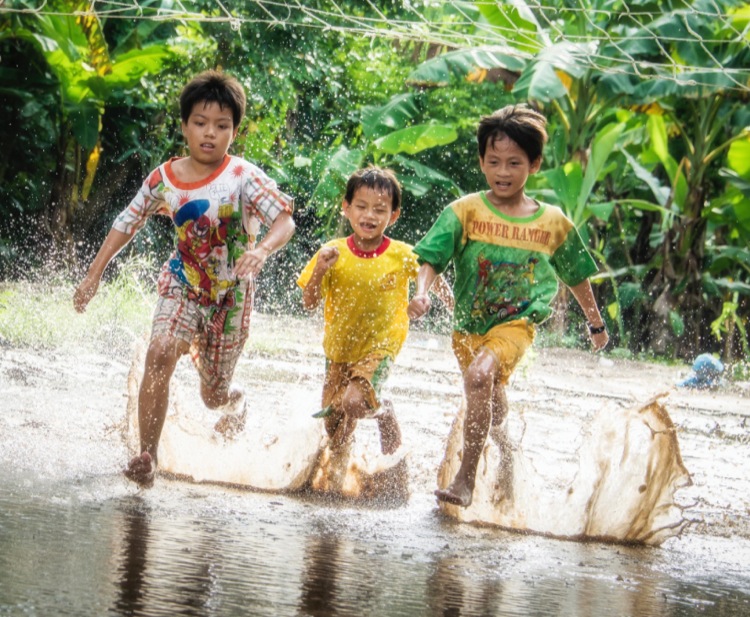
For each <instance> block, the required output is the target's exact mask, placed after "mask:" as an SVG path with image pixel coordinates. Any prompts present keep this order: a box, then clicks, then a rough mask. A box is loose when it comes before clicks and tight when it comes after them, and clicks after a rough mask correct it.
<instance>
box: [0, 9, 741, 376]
mask: <svg viewBox="0 0 750 617" xmlns="http://www.w3.org/2000/svg"><path fill="white" fill-rule="evenodd" d="M37 4H38V3H36V2H32V1H26V0H15V1H14V2H7V1H6V2H5V3H4V4H2V5H1V6H0V58H1V60H2V63H1V65H0V106H1V107H2V110H3V114H2V117H3V119H4V122H3V123H2V124H1V125H0V134H1V135H2V143H3V148H2V149H1V150H0V214H1V216H0V278H2V279H4V280H23V279H25V280H34V279H38V278H40V277H41V276H42V275H45V274H46V273H48V272H49V271H50V270H53V271H55V272H57V273H61V274H60V275H61V276H64V277H66V279H65V280H68V281H69V280H72V278H73V277H76V276H78V275H79V273H80V267H81V266H85V265H86V264H87V263H88V261H89V260H90V258H91V256H92V253H93V251H95V250H96V248H97V247H98V246H99V243H100V242H101V240H102V239H103V237H104V235H105V234H106V232H107V230H108V228H109V225H110V223H111V221H112V219H113V217H114V216H115V214H116V213H117V212H118V211H119V210H121V209H122V208H123V207H124V206H125V205H126V204H127V202H128V200H129V199H130V197H131V196H132V195H133V194H134V192H135V191H136V190H137V188H138V186H139V185H140V183H141V181H142V179H143V177H144V176H145V175H146V174H147V173H148V171H149V170H150V169H152V168H153V167H155V166H156V165H158V164H159V163H160V162H162V161H163V160H165V159H166V158H168V157H169V156H172V155H179V154H180V153H181V152H182V149H183V146H182V143H181V140H180V138H179V130H178V129H179V117H178V113H177V105H176V102H177V97H178V94H179V90H180V88H181V87H182V85H183V84H184V83H185V81H186V80H187V79H189V78H190V76H192V75H193V74H195V73H196V72H198V71H200V70H203V69H206V68H216V67H219V68H222V69H223V70H226V71H227V72H231V73H232V74H234V75H236V76H237V77H238V78H240V79H241V81H242V82H243V83H244V84H245V86H246V89H247V92H248V96H249V105H248V113H247V118H246V120H245V121H244V122H243V125H242V127H241V130H240V137H239V139H238V140H237V142H236V145H235V153H236V154H239V155H242V156H244V157H246V158H248V159H249V160H252V161H253V162H256V163H257V164H259V165H260V166H261V167H262V168H264V169H265V170H266V171H267V172H268V173H269V174H270V175H271V176H273V177H274V178H276V179H277V180H278V182H279V183H280V185H281V186H282V188H283V190H285V191H286V192H288V193H290V194H292V195H294V196H295V198H296V204H297V211H296V214H295V218H296V221H297V225H298V233H297V235H296V237H295V238H294V240H293V242H292V244H291V246H290V248H289V250H287V251H286V252H285V253H284V254H283V257H282V258H280V259H279V258H277V259H275V260H274V261H273V262H272V263H271V264H269V268H268V270H267V272H266V273H265V275H264V276H265V284H264V285H263V287H262V289H261V292H260V295H259V306H260V308H262V309H264V310H273V311H298V310H299V306H300V303H299V298H298V296H297V294H298V292H297V291H296V289H295V285H294V279H295V276H296V273H297V272H298V271H299V269H300V268H301V266H302V264H303V263H304V262H305V261H306V259H307V258H308V257H309V256H310V255H311V254H312V252H313V251H314V250H315V248H316V247H317V246H318V245H319V244H320V242H321V241H322V240H324V239H326V238H328V237H330V236H331V235H333V234H335V233H337V228H338V225H339V216H338V212H339V205H340V200H341V194H342V189H343V184H344V181H345V179H346V177H348V175H349V174H350V173H351V171H353V170H354V169H356V168H358V167H360V166H362V165H364V164H367V163H370V162H373V163H377V164H381V165H387V166H390V167H392V168H394V169H395V170H396V171H397V172H398V175H399V177H400V178H401V180H402V181H403V184H404V188H405V192H406V195H405V203H404V210H403V215H402V217H401V219H400V221H399V222H398V224H397V225H396V227H395V228H394V229H393V230H392V235H394V236H396V237H399V238H402V239H405V240H406V241H409V242H415V241H416V240H417V239H418V238H419V237H421V235H422V234H423V233H424V232H425V231H426V230H427V229H428V228H429V226H430V225H431V223H432V222H433V221H434V219H435V218H436V216H437V214H438V212H439V211H440V210H441V209H442V208H443V207H445V206H446V205H447V204H448V203H449V202H450V201H451V200H452V199H454V198H456V197H457V196H459V195H461V194H463V193H464V192H471V191H474V190H478V189H480V188H482V187H483V179H482V177H481V175H480V173H479V169H478V165H477V154H476V146H475V143H474V130H475V126H476V122H477V120H478V118H479V117H480V116H481V115H482V114H485V113H489V112H491V111H492V110H494V109H497V108H499V107H501V106H502V105H504V104H507V103H511V102H520V101H524V102H529V103H531V104H532V105H534V106H536V107H538V108H539V109H541V110H542V111H543V112H544V113H545V114H546V115H547V116H548V118H549V121H550V124H549V130H550V136H551V139H550V143H549V144H548V148H547V150H546V152H545V164H544V166H543V169H542V172H541V173H540V174H538V175H537V176H536V177H534V178H533V180H532V181H531V182H530V185H529V189H530V191H531V192H532V193H533V194H534V195H535V196H536V197H537V198H539V199H540V200H543V201H546V202H549V203H553V204H556V205H559V206H561V207H562V208H563V209H564V210H565V211H566V212H567V213H568V215H569V216H570V217H571V218H572V219H573V220H574V221H575V223H576V225H577V226H578V227H579V229H580V230H581V233H582V234H583V235H584V237H585V238H586V240H587V242H588V243H589V246H590V248H591V250H592V252H593V254H594V255H595V256H596V258H597V260H598V262H599V265H600V271H601V274H600V275H599V276H598V277H597V278H596V279H595V281H594V282H595V287H596V293H597V296H598V300H599V303H600V305H601V306H602V307H604V309H605V314H606V318H607V321H608V322H609V326H610V331H611V332H613V333H614V344H615V345H616V346H618V347H619V348H620V349H623V350H629V351H630V352H636V353H637V352H648V353H654V354H658V355H662V356H665V357H678V358H683V359H690V358H692V357H694V356H695V355H696V354H697V353H701V352H705V351H713V352H717V353H720V354H721V355H722V356H723V357H724V359H725V360H728V361H732V360H736V359H738V358H747V356H748V338H747V316H748V313H749V312H750V301H749V298H750V250H749V249H748V246H749V242H748V240H749V239H750V131H749V130H748V126H750V111H749V109H750V108H749V107H748V98H749V95H750V69H748V67H750V44H749V42H748V39H749V38H750V35H748V31H749V28H748V24H749V23H750V4H748V3H746V2H736V1H733V2H730V1H721V0H712V1H710V2H708V1H705V2H704V1H701V0H697V1H691V2H685V1H675V0H671V1H667V2H664V1H660V2H650V1H648V0H629V1H624V0H578V1H575V2H573V1H572V0H549V1H547V2H545V3H543V4H541V5H540V4H538V3H535V2H526V3H524V2H523V1H520V0H516V1H515V2H513V3H512V6H511V5H510V4H508V5H506V4H505V3H502V2H487V1H481V0H476V1H474V2H470V1H458V0H452V1H449V2H422V3H415V2H406V1H405V0H404V1H403V2H396V1H382V2H370V1H368V2H356V1H353V0H351V1H349V0H338V1H337V2H334V1H333V0H309V1H306V2H288V3H285V2H262V1H259V0H237V1H235V2H232V3H231V7H230V8H231V10H228V8H227V7H225V6H224V5H223V4H222V3H220V2H216V1H214V0H205V1H201V0H196V1H191V2H183V3H181V4H178V3H175V2H172V1H171V0H140V2H139V3H134V4H133V6H129V5H128V6H127V7H123V5H122V3H114V2H98V1H96V2H90V1H75V0H51V1H49V2H46V3H45V4H44V5H43V6H42V7H41V8H38V6H37ZM227 6H229V4H228V3H227ZM170 242H171V236H170V227H169V222H168V221H159V220H155V221H152V222H151V223H150V224H149V225H148V226H147V228H146V229H144V230H143V232H142V233H141V234H140V235H139V236H138V237H137V239H136V241H135V242H133V243H132V246H131V247H130V248H129V250H130V251H131V252H133V253H135V254H143V253H145V252H148V253H149V254H153V255H154V257H153V260H154V261H155V263H159V260H160V259H162V258H164V257H166V255H167V254H168V252H169V250H170ZM125 261H126V260H122V259H121V260H120V261H119V263H120V264H122V263H125ZM116 270H117V268H113V273H114V272H115V271H116ZM147 271H148V270H147V269H143V268H131V270H130V272H131V273H134V272H138V273H139V274H138V276H139V277H140V278H143V277H147V275H145V274H143V272H147ZM155 275H156V269H154V271H153V276H155ZM145 282H147V283H149V284H150V281H149V280H148V279H146V281H145ZM142 283H144V281H139V282H138V285H140V284H142ZM558 308H559V310H558V311H557V313H556V315H557V317H556V319H555V320H554V321H552V322H551V323H549V324H548V329H549V331H550V332H551V333H553V334H554V335H555V336H557V337H558V338H560V339H564V338H566V337H570V336H573V337H574V338H575V337H578V336H579V335H580V333H581V332H582V327H581V324H580V317H579V316H578V314H577V313H576V312H575V311H574V310H572V307H569V306H568V298H567V295H566V294H564V293H563V294H561V296H560V306H559V307H558ZM569 308H570V310H568V309H569Z"/></svg>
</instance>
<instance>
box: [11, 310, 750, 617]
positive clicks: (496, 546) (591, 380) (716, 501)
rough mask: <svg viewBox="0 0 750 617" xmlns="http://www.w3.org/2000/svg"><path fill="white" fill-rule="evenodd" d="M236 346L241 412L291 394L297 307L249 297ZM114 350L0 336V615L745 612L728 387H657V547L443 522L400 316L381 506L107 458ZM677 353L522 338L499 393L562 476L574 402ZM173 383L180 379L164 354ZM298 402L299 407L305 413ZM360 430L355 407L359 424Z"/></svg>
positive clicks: (641, 396) (430, 414)
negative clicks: (274, 306)
mask: <svg viewBox="0 0 750 617" xmlns="http://www.w3.org/2000/svg"><path fill="white" fill-rule="evenodd" d="M254 328H255V330H254V333H253V337H252V339H251V344H250V345H249V346H248V349H247V353H246V355H245V356H244V357H243V359H242V361H241V364H240V366H239V368H238V378H239V380H240V381H241V382H242V383H243V384H244V385H245V387H246V388H247V389H248V391H250V392H252V401H253V404H252V405H251V408H250V409H251V413H253V412H254V413H263V410H264V409H284V408H285V406H288V405H289V401H290V400H295V401H297V400H299V399H300V397H302V398H303V399H304V398H305V397H307V398H308V399H309V401H310V402H309V409H298V408H296V407H295V408H294V409H291V408H290V409H289V413H290V414H297V413H299V414H309V413H312V412H314V411H316V410H317V408H316V405H317V402H318V398H319V390H320V385H321V379H322V371H323V358H322V355H321V352H320V331H319V329H318V328H317V327H316V326H315V324H314V323H313V322H312V321H308V320H292V319H285V320H279V319H272V318H269V317H265V316H262V315H258V316H256V319H255V324H254ZM130 362H131V357H130V356H129V354H120V353H116V352H113V353H109V354H105V353H95V352H84V351H77V350H75V349H65V350H62V349H57V350H42V351H39V350H36V351H35V350H30V349H11V348H7V347H6V348H2V349H0V615H106V614H112V615H175V614H186V615H235V614H236V615H240V614H252V615H571V616H573V615H574V616H579V615H582V616H587V615H591V616H595V615H596V616H598V615H692V614H707V615H745V614H747V615H750V490H749V489H750V480H748V478H750V457H748V456H747V445H748V441H750V437H749V435H748V431H749V430H750V429H748V427H747V425H746V423H747V421H748V418H747V416H748V415H750V404H748V403H749V402H750V399H749V398H748V393H747V391H746V390H743V389H742V388H740V387H733V388H723V389H720V390H718V391H714V392H702V393H701V392H699V393H696V392H686V391H678V392H672V393H671V394H670V395H669V397H668V398H667V399H666V406H667V408H668V410H669V413H670V415H671V416H672V419H673V420H674V421H675V423H676V424H677V426H678V433H679V440H680V446H681V451H682V457H683V459H684V462H685V466H686V467H687V469H688V470H689V471H690V473H691V475H692V479H693V485H692V486H691V487H688V488H685V489H682V490H681V491H679V493H678V495H677V497H678V501H679V502H680V503H681V504H682V505H683V506H684V507H685V508H686V510H685V513H686V516H687V517H688V518H689V519H690V521H691V524H690V525H689V526H688V527H687V529H686V530H685V531H684V532H683V533H682V535H681V536H679V537H675V538H672V539H670V540H668V541H666V542H665V543H664V544H663V545H662V546H661V547H658V548H646V547H628V546H618V545H606V544H599V543H587V544H581V543H575V542H569V541H561V540H554V539H549V538H544V537H538V536H533V535H521V534H517V533H510V532H506V531H502V530H499V529H494V528H487V527H476V526H471V525H465V524H457V523H455V522H453V521H452V520H450V519H447V518H445V517H442V516H441V515H439V514H438V511H437V508H436V506H435V501H434V498H433V497H432V490H433V489H434V488H435V482H436V470H437V467H438V465H439V463H440V460H441V458H442V454H443V448H444V442H445V438H446V436H447V434H448V431H449V428H450V424H451V421H452V418H453V414H454V413H455V411H456V409H457V408H458V406H459V404H460V379H459V375H458V372H457V370H456V368H455V366H454V363H453V360H452V357H451V354H450V351H449V349H448V345H447V340H446V339H445V338H444V337H440V336H433V335H428V334H424V333H418V332H414V333H412V335H411V336H410V339H409V342H408V345H407V348H406V349H405V351H404V352H403V353H402V355H401V357H400V358H399V360H398V362H397V364H396V367H395V369H394V372H393V374H392V377H391V380H390V385H391V391H392V398H393V400H394V403H395V407H396V413H397V415H398V417H399V420H400V422H401V426H402V431H403V435H404V440H405V442H406V444H407V445H408V451H409V453H408V459H407V461H408V466H409V473H410V487H409V488H410V493H411V497H410V499H409V501H408V503H407V504H406V505H402V506H399V507H389V506H388V504H383V505H381V506H380V507H379V506H378V505H377V504H371V505H369V506H362V505H357V506H354V505H352V504H347V503H340V502H335V501H330V500H324V499H321V498H319V497H318V498H316V497H310V496H303V495H282V494H262V493H255V492H249V491H243V490H237V489H232V488H227V487H218V486H210V485H196V484H190V483H186V482H178V481H170V480H166V479H163V478H160V479H158V480H157V484H156V486H155V487H154V488H153V489H151V490H149V491H138V490H137V489H136V488H135V487H133V486H132V485H130V484H128V483H127V482H126V481H125V480H124V479H123V478H122V476H121V475H120V468H121V467H122V465H123V463H124V461H125V460H126V458H127V456H128V452H127V450H126V446H125V439H124V430H125V422H124V418H125V407H126V403H127V375H128V371H129V369H130ZM684 373H685V369H681V368H679V367H666V366H660V365H651V364H643V363H637V362H631V361H623V360H612V359H610V358H607V357H604V358H601V357H598V356H593V355H590V354H588V353H583V352H573V351H568V350H559V349H540V348H537V349H535V350H534V351H533V352H532V353H531V354H530V356H529V358H528V359H527V361H526V363H525V365H524V366H523V367H522V368H520V369H519V370H518V372H517V374H516V376H515V378H514V380H513V382H512V383H511V385H510V388H509V391H508V394H509V400H510V406H511V414H512V416H513V418H514V420H513V421H514V422H515V428H514V430H515V431H516V432H519V431H520V432H523V433H524V449H525V452H526V454H528V455H529V456H531V457H532V458H534V459H535V460H538V461H551V462H552V463H551V464H549V465H545V466H541V467H540V471H541V472H542V473H544V474H546V475H547V476H548V480H549V482H551V483H564V482H566V481H569V480H570V478H571V477H572V474H574V473H575V467H576V456H575V453H576V447H577V445H578V444H579V443H580V440H581V435H582V434H583V433H584V431H585V426H586V424H587V422H588V421H589V420H590V419H591V418H592V417H593V415H594V414H595V413H596V412H598V411H599V410H600V409H602V408H605V409H607V408H612V409H616V408H617V407H618V406H628V407H630V406H632V405H636V404H639V403H642V402H644V401H646V400H648V399H649V398H651V397H652V396H654V395H656V394H659V393H661V392H664V391H668V390H670V388H671V387H672V385H673V384H674V383H675V382H676V381H677V380H678V379H679V378H680V377H681V376H682V375H683V374H684ZM177 380H178V385H179V389H180V391H183V392H188V393H190V392H196V391H197V385H196V380H195V375H194V372H193V371H192V369H191V367H190V365H189V364H188V363H187V362H185V363H184V364H181V366H180V367H179V369H178V374H177ZM306 417H307V416H306ZM363 430H366V429H363Z"/></svg>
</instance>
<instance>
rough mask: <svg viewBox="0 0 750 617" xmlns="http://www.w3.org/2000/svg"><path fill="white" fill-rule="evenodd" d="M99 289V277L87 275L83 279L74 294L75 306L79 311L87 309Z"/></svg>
mask: <svg viewBox="0 0 750 617" xmlns="http://www.w3.org/2000/svg"><path fill="white" fill-rule="evenodd" d="M97 289H99V279H98V278H93V277H89V276H87V277H86V278H84V279H83V280H82V281H81V284H80V285H78V288H77V289H76V291H75V293H74V294H73V306H74V307H75V309H76V311H77V312H79V313H83V312H84V311H85V310H86V307H87V306H88V303H89V302H90V301H91V298H93V297H94V296H95V295H96V291H97Z"/></svg>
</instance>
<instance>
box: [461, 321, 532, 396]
mask: <svg viewBox="0 0 750 617" xmlns="http://www.w3.org/2000/svg"><path fill="white" fill-rule="evenodd" d="M534 336H536V328H535V327H534V324H532V323H529V322H528V321H527V320H525V319H517V320H514V321H509V322H507V323H503V324H500V325H498V326H495V327H494V328H492V329H490V330H489V331H488V332H487V333H486V334H469V333H466V332H454V333H453V341H452V344H453V353H454V354H456V359H457V360H458V366H459V367H460V368H461V372H462V373H465V372H466V369H467V368H469V365H470V364H471V363H472V362H473V360H474V358H476V357H477V355H478V354H479V352H480V351H481V350H482V349H486V350H487V351H488V352H490V353H491V354H492V355H493V356H494V357H495V360H497V363H498V365H499V366H500V383H503V384H506V383H508V379H510V376H511V374H512V373H513V369H515V368H516V365H517V364H518V363H519V362H520V361H521V358H523V354H524V353H526V350H527V349H528V348H529V347H530V346H531V344H532V343H533V342H534Z"/></svg>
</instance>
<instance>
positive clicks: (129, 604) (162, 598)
mask: <svg viewBox="0 0 750 617" xmlns="http://www.w3.org/2000/svg"><path fill="white" fill-rule="evenodd" d="M118 514H119V515H120V516H121V530H122V551H121V556H122V559H121V562H120V564H119V566H118V568H117V574H118V575H119V580H118V581H117V583H116V585H117V596H116V598H115V600H114V609H115V612H116V613H118V614H123V615H161V614H164V615H170V614H179V615H205V614H207V613H208V611H209V607H210V606H211V604H212V596H213V595H214V591H215V590H214V589H213V587H214V576H213V575H212V571H213V570H214V569H215V567H216V554H217V551H212V550H210V548H211V547H210V546H209V544H210V538H211V534H210V533H206V531H205V530H203V529H201V528H200V527H198V526H193V530H198V531H199V533H198V534H197V535H196V534H194V533H192V532H191V530H188V529H185V528H181V526H180V524H179V522H178V521H175V522H174V523H175V524H174V534H167V533H165V532H166V531H167V530H161V531H162V533H164V534H165V536H166V537H162V538H159V537H157V536H156V534H152V532H151V524H150V518H151V516H152V513H151V512H150V508H149V506H148V504H147V503H146V502H144V501H143V499H142V498H141V497H140V496H134V497H132V498H131V497H128V498H126V499H124V500H123V502H122V503H120V504H119V507H118ZM150 553H151V554H150ZM193 553H195V555H194V554H193Z"/></svg>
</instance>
